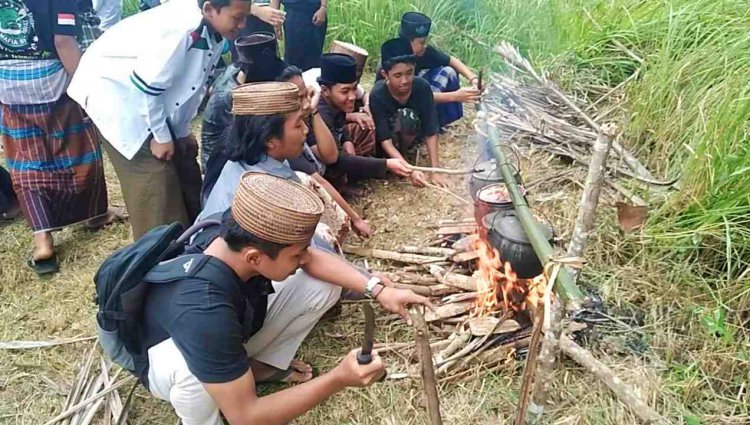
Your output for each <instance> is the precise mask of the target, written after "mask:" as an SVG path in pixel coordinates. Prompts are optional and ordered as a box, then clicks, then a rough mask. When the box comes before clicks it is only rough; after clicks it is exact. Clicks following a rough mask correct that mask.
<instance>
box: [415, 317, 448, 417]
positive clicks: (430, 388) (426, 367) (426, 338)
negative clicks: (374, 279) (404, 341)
mask: <svg viewBox="0 0 750 425" xmlns="http://www.w3.org/2000/svg"><path fill="white" fill-rule="evenodd" d="M409 314H410V315H411V319H412V321H413V322H414V341H415V342H416V345H417V348H418V350H419V363H420V364H421V367H422V387H423V388H422V389H423V391H424V394H425V396H426V397H427V413H428V414H429V415H430V423H431V424H432V425H442V423H443V419H442V417H441V416H440V399H439V398H438V392H437V380H436V379H435V368H434V366H433V363H432V362H433V359H432V348H430V333H429V331H428V330H427V322H425V319H424V314H423V313H422V312H421V311H420V310H419V307H416V306H415V307H412V308H411V309H409Z"/></svg>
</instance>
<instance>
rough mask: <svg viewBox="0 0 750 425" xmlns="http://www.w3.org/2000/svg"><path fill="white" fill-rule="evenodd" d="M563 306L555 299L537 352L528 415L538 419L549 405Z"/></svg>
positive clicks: (557, 298) (560, 301) (558, 298)
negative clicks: (547, 326)
mask: <svg viewBox="0 0 750 425" xmlns="http://www.w3.org/2000/svg"><path fill="white" fill-rule="evenodd" d="M564 311H565V306H564V304H563V302H562V300H561V299H560V297H555V298H554V300H553V301H552V306H551V308H550V311H549V323H550V328H548V329H544V339H543V341H542V349H541V351H540V352H539V359H538V360H537V363H538V366H537V370H536V379H535V380H534V388H533V390H532V393H531V394H532V397H531V402H530V404H529V409H528V413H530V414H532V415H533V416H534V417H535V418H536V419H538V418H539V417H540V416H541V415H542V414H543V413H544V406H545V405H549V404H551V400H550V397H549V389H550V388H551V387H552V383H553V382H554V379H553V371H554V369H555V359H556V358H557V353H558V346H557V345H558V341H559V340H560V335H561V333H562V317H563V312H564Z"/></svg>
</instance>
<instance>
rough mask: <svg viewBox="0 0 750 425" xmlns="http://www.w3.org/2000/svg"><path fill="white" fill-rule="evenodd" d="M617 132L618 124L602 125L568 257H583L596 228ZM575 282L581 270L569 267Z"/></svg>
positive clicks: (590, 164)
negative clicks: (608, 162)
mask: <svg viewBox="0 0 750 425" xmlns="http://www.w3.org/2000/svg"><path fill="white" fill-rule="evenodd" d="M616 134H617V126H616V125H614V124H611V123H607V124H604V125H602V131H601V133H599V136H598V137H597V138H596V143H594V153H593V154H592V155H591V162H590V163H589V172H588V175H587V176H586V183H585V184H584V187H583V194H581V203H580V206H579V207H578V216H577V217H576V224H575V227H574V228H573V236H572V237H571V238H570V245H568V253H567V256H568V257H582V256H583V252H584V250H585V248H586V239H588V236H589V234H590V233H591V231H592V230H593V229H594V222H595V219H596V207H597V206H598V205H599V194H600V193H601V190H602V182H603V181H604V172H605V170H606V168H607V156H609V149H610V148H611V147H612V141H613V140H614V138H615V135H616ZM568 271H569V272H570V275H571V278H572V279H573V282H575V281H577V280H578V274H579V273H580V270H578V269H576V268H573V267H570V268H568Z"/></svg>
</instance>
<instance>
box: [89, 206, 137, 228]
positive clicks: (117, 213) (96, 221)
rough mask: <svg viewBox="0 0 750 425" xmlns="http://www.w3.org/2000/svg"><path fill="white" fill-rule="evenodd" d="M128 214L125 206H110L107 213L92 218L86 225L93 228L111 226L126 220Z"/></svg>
mask: <svg viewBox="0 0 750 425" xmlns="http://www.w3.org/2000/svg"><path fill="white" fill-rule="evenodd" d="M125 218H127V214H126V212H125V207H108V208H107V215H104V216H101V217H97V218H92V219H91V220H89V221H88V223H86V227H88V228H89V229H93V230H98V229H101V228H102V227H105V226H109V225H110V224H112V223H118V222H120V221H123V220H125Z"/></svg>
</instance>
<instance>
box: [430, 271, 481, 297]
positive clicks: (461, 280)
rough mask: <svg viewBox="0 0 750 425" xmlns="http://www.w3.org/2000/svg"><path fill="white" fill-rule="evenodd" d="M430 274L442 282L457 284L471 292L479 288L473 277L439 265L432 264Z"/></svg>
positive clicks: (458, 286)
mask: <svg viewBox="0 0 750 425" xmlns="http://www.w3.org/2000/svg"><path fill="white" fill-rule="evenodd" d="M430 274H431V275H433V276H435V278H437V280H438V281H439V282H440V283H444V284H446V285H450V286H455V287H457V288H460V289H463V290H465V291H469V292H475V291H476V290H477V282H476V280H475V279H474V278H473V277H470V276H464V275H462V274H458V273H450V272H446V271H445V269H443V268H442V267H440V266H437V265H432V266H430Z"/></svg>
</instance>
